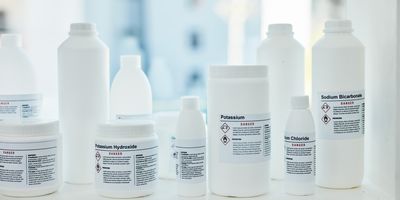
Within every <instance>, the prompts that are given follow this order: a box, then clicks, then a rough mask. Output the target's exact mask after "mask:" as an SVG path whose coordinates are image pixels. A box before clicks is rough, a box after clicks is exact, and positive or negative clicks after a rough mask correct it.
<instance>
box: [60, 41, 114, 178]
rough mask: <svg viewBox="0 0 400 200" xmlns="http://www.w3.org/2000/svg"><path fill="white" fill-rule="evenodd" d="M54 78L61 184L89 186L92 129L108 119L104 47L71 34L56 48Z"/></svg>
mask: <svg viewBox="0 0 400 200" xmlns="http://www.w3.org/2000/svg"><path fill="white" fill-rule="evenodd" d="M58 79H59V80H58V81H59V114H60V131H61V133H62V134H63V137H64V163H65V164H66V165H67V167H66V168H65V170H64V173H65V174H64V177H65V181H66V182H69V183H79V184H84V183H91V182H93V178H94V177H93V173H91V172H92V169H93V166H94V162H93V159H91V158H92V157H93V155H94V151H93V148H92V146H93V144H94V143H93V141H94V136H95V132H96V126H97V124H98V123H101V122H105V121H106V120H107V118H108V106H109V104H108V96H109V89H108V88H109V87H108V83H109V50H108V48H107V46H106V45H105V44H104V43H103V42H102V41H101V40H100V39H99V38H98V37H96V36H95V35H92V34H89V35H86V34H85V35H71V36H70V37H69V38H68V39H67V40H66V41H64V43H63V44H61V46H60V47H59V49H58ZM76 163H79V165H77V164H76Z"/></svg>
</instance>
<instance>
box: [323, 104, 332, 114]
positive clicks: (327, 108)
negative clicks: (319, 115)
mask: <svg viewBox="0 0 400 200" xmlns="http://www.w3.org/2000/svg"><path fill="white" fill-rule="evenodd" d="M321 109H322V110H323V111H324V112H325V113H327V112H328V111H329V110H330V109H331V107H330V106H329V104H327V103H324V104H322V106H321Z"/></svg>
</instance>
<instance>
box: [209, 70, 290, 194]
mask: <svg viewBox="0 0 400 200" xmlns="http://www.w3.org/2000/svg"><path fill="white" fill-rule="evenodd" d="M267 70H268V67H267V66H265V65H225V66H211V67H210V71H209V79H208V96H207V106H208V121H207V123H208V126H207V128H208V133H209V134H208V147H209V148H208V149H209V154H208V155H209V162H208V163H209V164H208V170H209V176H208V177H209V188H210V191H211V192H213V193H215V194H218V195H222V196H234V197H251V196H259V195H262V194H265V193H267V192H268V190H269V179H270V176H269V174H270V172H269V169H270V166H269V164H270V153H271V141H270V131H271V126H270V120H271V118H270V114H269V92H268V78H267V77H268V73H267ZM282 148H283V147H282Z"/></svg>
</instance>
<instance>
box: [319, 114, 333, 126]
mask: <svg viewBox="0 0 400 200" xmlns="http://www.w3.org/2000/svg"><path fill="white" fill-rule="evenodd" d="M321 120H322V122H324V123H325V124H328V123H329V122H330V121H331V118H330V117H329V116H328V115H327V114H325V115H324V116H323V117H322V118H321Z"/></svg>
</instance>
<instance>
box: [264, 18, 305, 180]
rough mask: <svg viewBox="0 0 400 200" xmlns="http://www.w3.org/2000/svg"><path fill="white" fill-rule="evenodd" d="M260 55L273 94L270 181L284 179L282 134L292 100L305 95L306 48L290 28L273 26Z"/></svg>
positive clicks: (284, 25) (282, 25)
mask: <svg viewBox="0 0 400 200" xmlns="http://www.w3.org/2000/svg"><path fill="white" fill-rule="evenodd" d="M267 35H268V37H267V39H265V40H264V41H263V42H262V43H261V45H260V47H259V48H258V51H257V63H258V64H262V65H267V66H268V67H269V68H268V69H269V74H270V76H269V77H270V91H271V93H270V94H271V99H270V100H271V104H270V106H271V116H272V119H271V123H272V127H271V141H272V143H271V145H272V151H271V153H272V154H271V177H272V178H275V179H283V176H284V170H283V169H284V161H283V149H284V148H283V140H282V138H283V134H284V131H285V122H286V119H287V118H288V115H289V110H290V109H289V108H290V106H289V105H290V98H291V97H292V96H294V95H301V94H304V48H303V46H302V45H301V44H300V43H299V42H298V41H297V40H295V39H294V38H293V31H292V25H291V24H271V25H269V26H268V34H267Z"/></svg>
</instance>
